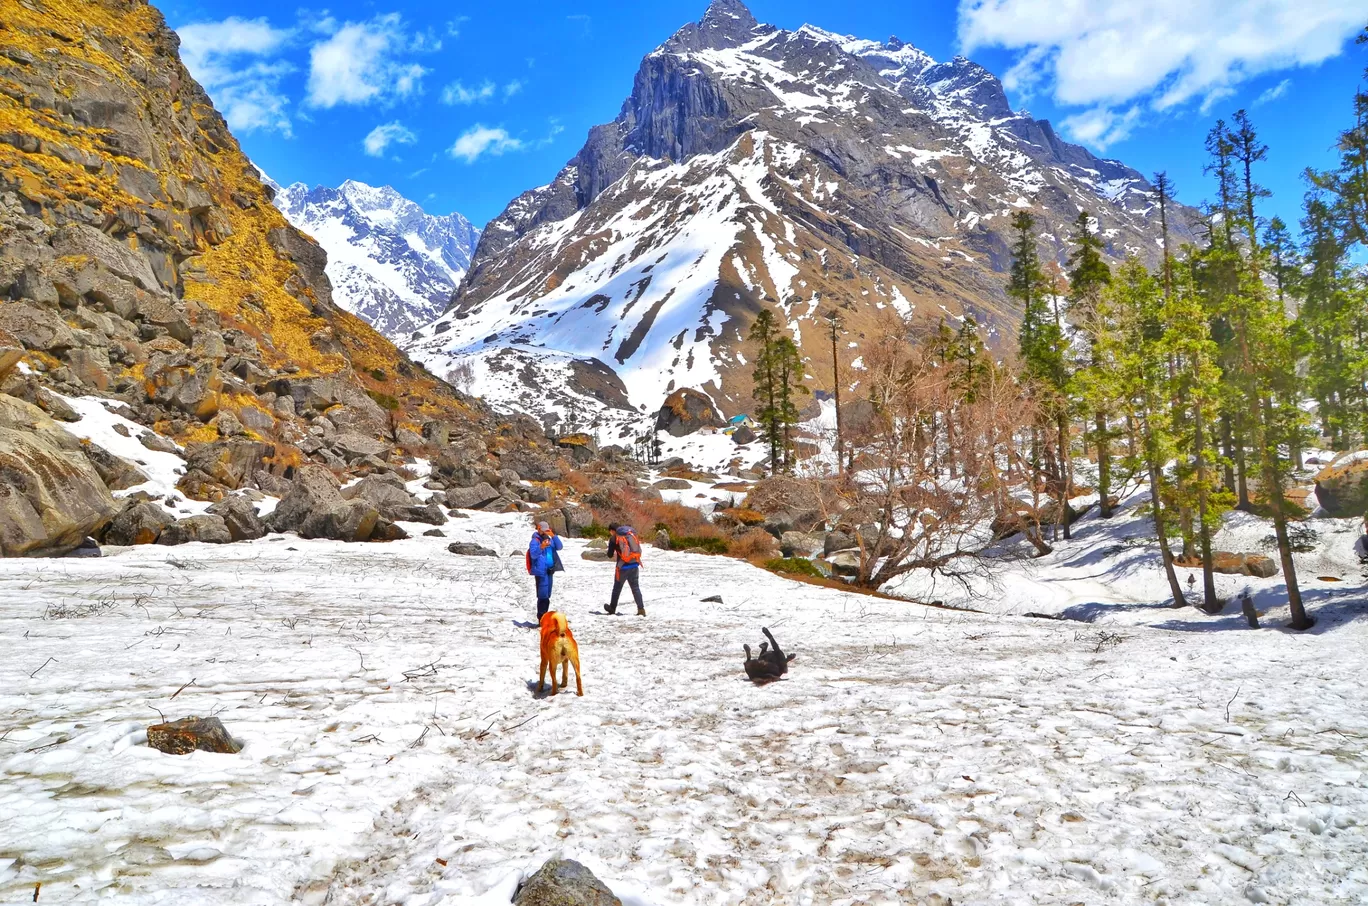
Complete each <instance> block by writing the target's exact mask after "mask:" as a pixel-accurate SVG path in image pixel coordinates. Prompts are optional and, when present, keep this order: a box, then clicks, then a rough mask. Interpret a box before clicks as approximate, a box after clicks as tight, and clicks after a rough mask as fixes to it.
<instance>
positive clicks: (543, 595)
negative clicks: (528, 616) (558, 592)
mask: <svg viewBox="0 0 1368 906" xmlns="http://www.w3.org/2000/svg"><path fill="white" fill-rule="evenodd" d="M561 547H562V545H561V540H560V538H559V537H558V536H557V535H556V533H555V532H553V531H551V526H550V525H549V524H548V523H545V522H538V523H537V530H536V531H535V532H533V533H532V541H531V543H530V544H528V545H527V564H528V568H529V569H530V570H531V572H532V576H533V578H535V579H536V580H537V621H538V622H540V621H541V618H542V617H544V616H545V615H546V612H547V611H548V610H550V609H551V578H552V575H553V574H554V573H558V572H562V571H564V569H565V567H564V566H562V565H561V559H560V553H559V551H560V549H561Z"/></svg>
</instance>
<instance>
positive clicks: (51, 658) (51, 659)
mask: <svg viewBox="0 0 1368 906" xmlns="http://www.w3.org/2000/svg"><path fill="white" fill-rule="evenodd" d="M55 660H57V659H56V658H55V657H50V658H48V659H47V660H45V661H43V664H42V666H41V667H39V668H38V670H42V669H43V667H46V666H47V665H48V664H51V663H52V662H53V661H55ZM38 670H35V671H33V672H32V673H30V674H29V679H33V678H34V677H35V676H37V675H38Z"/></svg>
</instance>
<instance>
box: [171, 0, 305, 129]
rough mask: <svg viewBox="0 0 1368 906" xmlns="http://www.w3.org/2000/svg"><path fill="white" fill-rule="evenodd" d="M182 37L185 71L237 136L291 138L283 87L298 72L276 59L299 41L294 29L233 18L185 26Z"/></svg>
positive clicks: (255, 20)
mask: <svg viewBox="0 0 1368 906" xmlns="http://www.w3.org/2000/svg"><path fill="white" fill-rule="evenodd" d="M177 34H178V35H179V36H180V41H181V60H182V61H183V62H184V63H185V67H186V68H187V69H188V70H190V74H191V75H192V76H194V77H195V80H196V81H198V82H199V83H200V84H201V85H202V86H204V90H205V91H207V92H208V93H209V96H210V97H211V98H213V100H214V104H215V106H216V107H218V109H219V111H220V112H221V113H222V114H223V117H224V119H226V120H227V121H228V125H229V126H230V127H232V129H233V130H234V131H237V132H252V131H253V130H257V129H266V130H275V131H278V132H280V133H282V134H284V135H287V136H288V135H289V134H290V118H289V115H288V114H287V112H286V107H287V105H288V103H289V99H288V98H287V97H286V96H285V94H284V92H283V91H282V90H281V87H280V82H281V80H282V79H283V78H284V77H285V76H287V75H289V74H290V73H291V72H293V71H294V67H293V66H292V65H290V64H289V63H287V62H284V61H280V60H272V59H270V58H271V57H273V56H274V55H275V54H277V53H278V52H279V51H280V50H282V49H283V48H284V47H285V45H286V44H288V43H289V42H290V40H291V39H293V37H294V35H295V32H294V30H293V29H281V28H273V27H272V26H271V24H270V23H269V22H268V21H267V20H266V19H264V18H262V19H240V18H238V17H237V16H230V17H229V18H227V19H224V20H222V21H219V22H195V23H191V24H189V25H183V26H181V27H180V28H179V29H177Z"/></svg>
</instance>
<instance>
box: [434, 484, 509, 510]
mask: <svg viewBox="0 0 1368 906" xmlns="http://www.w3.org/2000/svg"><path fill="white" fill-rule="evenodd" d="M446 499H447V506H448V507H450V508H451V509H457V510H477V509H479V508H480V507H482V506H485V505H486V504H489V503H492V502H493V501H495V500H498V499H499V492H498V491H496V490H494V488H492V487H490V485H489V484H488V483H487V482H480V483H479V484H477V485H475V486H474V487H469V488H452V489H450V490H448V491H447V492H446Z"/></svg>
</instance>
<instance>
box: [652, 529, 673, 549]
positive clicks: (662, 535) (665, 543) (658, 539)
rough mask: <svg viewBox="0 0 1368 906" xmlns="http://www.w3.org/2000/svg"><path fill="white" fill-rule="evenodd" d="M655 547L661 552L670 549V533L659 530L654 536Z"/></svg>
mask: <svg viewBox="0 0 1368 906" xmlns="http://www.w3.org/2000/svg"><path fill="white" fill-rule="evenodd" d="M655 546H656V547H658V548H659V549H661V550H663V551H667V550H669V549H670V533H669V532H667V531H665V530H664V529H661V530H660V531H658V532H656V536H655Z"/></svg>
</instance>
